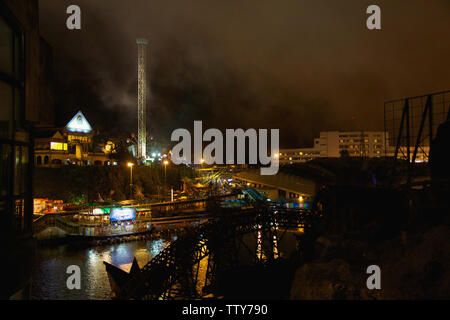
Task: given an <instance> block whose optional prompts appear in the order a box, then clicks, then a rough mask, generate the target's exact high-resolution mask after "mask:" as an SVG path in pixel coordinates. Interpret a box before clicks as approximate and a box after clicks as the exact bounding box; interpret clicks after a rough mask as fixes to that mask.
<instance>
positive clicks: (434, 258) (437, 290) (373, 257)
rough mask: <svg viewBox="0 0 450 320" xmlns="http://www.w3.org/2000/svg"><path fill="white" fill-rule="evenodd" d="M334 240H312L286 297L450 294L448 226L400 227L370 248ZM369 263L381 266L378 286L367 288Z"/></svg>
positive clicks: (433, 296)
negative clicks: (310, 255)
mask: <svg viewBox="0 0 450 320" xmlns="http://www.w3.org/2000/svg"><path fill="white" fill-rule="evenodd" d="M338 239H340V238H338V237H329V238H325V237H321V238H319V239H318V240H317V241H316V246H317V247H319V248H321V249H320V250H318V252H316V254H317V258H318V259H317V260H315V261H312V262H309V263H306V264H304V265H302V266H301V267H300V268H299V269H298V270H297V271H296V274H295V278H294V281H293V284H292V287H291V296H290V298H291V299H313V300H316V299H449V298H450V227H448V226H437V227H433V228H430V229H429V230H426V231H424V232H423V233H406V232H404V233H402V234H401V235H400V236H398V237H396V238H394V239H392V240H389V241H385V242H383V243H381V244H378V245H376V246H373V247H370V246H366V245H363V244H361V243H360V242H359V241H350V240H341V241H340V242H336V241H337V240H338ZM345 248H348V251H346V250H345ZM319 257H320V258H319ZM371 264H376V265H378V266H379V267H380V269H381V289H380V290H369V289H367V286H366V280H367V278H368V277H369V275H368V274H366V269H367V267H368V266H369V265H371Z"/></svg>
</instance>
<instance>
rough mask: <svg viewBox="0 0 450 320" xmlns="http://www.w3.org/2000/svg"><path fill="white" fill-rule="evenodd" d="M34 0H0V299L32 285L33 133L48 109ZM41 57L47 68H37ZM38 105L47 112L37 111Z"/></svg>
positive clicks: (45, 52)
mask: <svg viewBox="0 0 450 320" xmlns="http://www.w3.org/2000/svg"><path fill="white" fill-rule="evenodd" d="M41 44H43V40H42V38H41V37H40V35H39V12H38V1H37V0H2V1H0V218H1V232H0V247H1V252H4V253H5V254H4V255H3V257H2V266H3V267H4V268H3V269H2V274H5V275H7V276H6V277H5V279H4V280H3V281H2V285H1V286H0V299H8V298H12V299H14V298H27V297H29V292H30V291H29V288H30V284H31V274H32V268H33V256H34V255H33V251H34V249H33V248H34V245H33V243H34V242H33V240H32V219H33V197H32V183H31V177H32V171H33V161H32V160H30V159H33V138H32V136H33V134H32V131H33V130H32V127H33V126H34V125H35V124H36V123H40V122H45V121H51V119H50V118H48V119H42V118H41V116H42V115H44V114H48V112H52V110H50V109H51V108H52V104H51V102H48V100H49V99H50V97H51V92H50V91H48V92H46V93H45V94H44V93H43V92H42V91H41V90H40V87H46V83H45V82H46V81H47V80H48V78H47V77H46V76H45V72H46V70H48V69H49V68H48V67H49V66H50V62H51V56H50V55H49V53H50V47H49V46H46V47H45V48H43V47H41ZM43 61H45V63H46V66H45V67H42V64H43ZM42 108H48V109H46V110H47V111H48V112H45V111H43V112H41V110H42Z"/></svg>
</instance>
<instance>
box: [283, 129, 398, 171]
mask: <svg viewBox="0 0 450 320" xmlns="http://www.w3.org/2000/svg"><path fill="white" fill-rule="evenodd" d="M387 140H388V139H387V133H385V132H384V131H324V132H321V133H320V137H319V138H315V139H314V145H313V146H312V147H311V148H296V149H282V150H280V154H279V157H280V158H279V159H280V164H292V163H298V162H306V161H309V160H313V159H315V158H338V157H340V156H341V154H343V155H348V156H350V157H369V158H374V157H383V156H391V155H393V154H391V153H392V148H389V147H388V148H387V149H386V146H385V142H386V141H387Z"/></svg>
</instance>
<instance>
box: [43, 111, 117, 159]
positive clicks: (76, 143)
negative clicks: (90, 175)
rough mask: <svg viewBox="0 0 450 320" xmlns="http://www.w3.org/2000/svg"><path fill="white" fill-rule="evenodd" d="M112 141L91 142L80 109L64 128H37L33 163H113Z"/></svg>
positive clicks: (91, 135)
mask: <svg viewBox="0 0 450 320" xmlns="http://www.w3.org/2000/svg"><path fill="white" fill-rule="evenodd" d="M113 153H114V144H113V143H112V142H111V141H108V142H107V143H105V144H103V145H102V146H99V145H96V144H94V142H93V133H92V127H91V125H90V124H89V122H88V121H87V119H86V117H85V116H84V114H83V113H82V112H81V111H78V112H77V113H76V114H75V116H74V117H73V118H72V119H71V120H70V121H69V122H68V123H67V125H66V126H65V127H63V128H54V127H50V128H39V129H36V138H35V157H34V161H35V165H36V166H45V167H49V166H51V167H54V166H60V165H64V164H75V165H81V166H88V165H115V164H117V163H116V162H115V160H113V159H112V157H111V156H112V154H113Z"/></svg>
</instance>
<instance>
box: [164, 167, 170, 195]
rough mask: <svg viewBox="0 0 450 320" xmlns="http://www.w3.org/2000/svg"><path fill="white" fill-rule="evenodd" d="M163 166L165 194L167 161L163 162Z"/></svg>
mask: <svg viewBox="0 0 450 320" xmlns="http://www.w3.org/2000/svg"><path fill="white" fill-rule="evenodd" d="M163 164H164V192H166V191H165V190H166V169H167V165H168V164H169V161H167V160H164V162H163Z"/></svg>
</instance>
